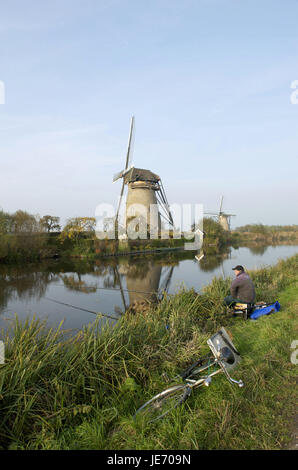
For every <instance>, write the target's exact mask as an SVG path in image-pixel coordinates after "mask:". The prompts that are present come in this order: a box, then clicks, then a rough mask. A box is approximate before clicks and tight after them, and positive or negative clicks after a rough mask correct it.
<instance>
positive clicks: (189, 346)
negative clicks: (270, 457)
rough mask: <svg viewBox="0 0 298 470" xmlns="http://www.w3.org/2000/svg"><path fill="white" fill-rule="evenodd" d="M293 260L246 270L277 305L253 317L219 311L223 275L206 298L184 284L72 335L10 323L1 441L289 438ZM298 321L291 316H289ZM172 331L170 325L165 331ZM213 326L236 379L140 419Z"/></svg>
mask: <svg viewBox="0 0 298 470" xmlns="http://www.w3.org/2000/svg"><path fill="white" fill-rule="evenodd" d="M297 267H298V256H297V255H296V256H294V257H292V258H291V259H288V260H285V261H281V262H279V263H278V264H277V265H276V266H274V267H271V268H267V269H262V270H258V271H254V272H252V273H251V274H252V277H253V279H254V282H255V285H256V290H257V296H258V299H259V300H261V299H262V300H270V299H271V300H275V299H278V300H279V301H280V302H281V304H282V307H283V308H282V311H281V312H279V313H277V314H275V315H271V316H269V317H263V318H261V319H259V320H258V321H256V322H249V321H248V322H244V321H243V320H242V319H240V318H232V317H229V316H228V315H227V314H226V313H223V309H222V306H221V300H222V297H223V296H224V295H225V294H226V292H227V290H228V287H229V280H223V279H214V280H213V282H212V284H210V285H209V286H207V287H206V289H205V291H204V293H203V294H202V295H196V293H195V292H194V291H181V292H180V293H178V294H177V295H175V296H173V297H168V298H165V299H164V300H163V301H162V302H161V304H160V305H159V306H158V307H157V308H156V309H155V310H153V309H152V310H148V311H147V312H146V314H142V313H137V314H135V315H126V316H125V317H123V318H122V320H121V321H119V322H118V323H117V325H116V326H115V327H114V328H113V329H111V328H109V327H107V328H106V329H105V330H104V331H102V332H101V334H96V325H95V326H94V327H90V328H89V329H86V330H84V331H83V332H81V333H80V334H78V335H77V336H75V337H73V338H68V339H67V338H66V337H65V338H64V339H63V333H62V331H61V330H59V329H58V330H50V331H48V330H47V329H46V326H45V325H44V324H42V323H40V322H38V321H34V322H31V323H30V324H29V323H28V324H26V325H21V324H20V323H19V322H18V321H16V322H15V323H14V325H13V329H14V336H13V337H12V338H11V339H8V337H7V338H6V339H5V345H6V363H5V365H2V366H0V414H1V420H0V446H1V447H2V448H10V449H278V448H283V447H285V446H286V445H287V442H288V441H289V439H290V430H289V429H290V420H291V416H292V414H293V410H294V404H295V402H296V400H295V396H294V381H295V376H296V374H297V373H296V371H297V369H296V367H297V366H295V365H293V364H291V362H290V355H291V352H292V351H291V349H290V345H291V342H292V341H293V340H294V339H297V334H298V332H297V330H296V332H294V322H295V316H296V317H297V311H298V275H297ZM296 325H297V323H296ZM166 326H168V328H166ZM220 326H226V327H227V329H228V330H229V331H230V333H231V334H232V337H233V340H234V342H235V344H236V347H237V348H238V349H239V350H240V352H241V354H242V356H243V361H242V362H241V364H240V367H239V369H238V370H237V371H235V373H234V376H236V377H237V378H240V377H241V378H242V380H243V381H244V383H245V387H244V388H243V389H239V388H238V387H233V386H231V385H230V384H229V383H228V382H227V381H226V379H225V378H224V377H218V378H216V379H214V381H213V382H212V384H211V387H210V388H209V389H204V390H202V389H201V390H197V391H196V392H195V393H194V395H193V396H192V397H191V398H190V399H189V400H188V402H187V404H186V405H185V406H184V408H183V409H181V410H177V412H175V413H174V414H172V415H171V416H169V417H168V418H167V419H165V420H163V421H161V422H160V423H157V424H155V425H154V426H152V425H151V426H145V425H144V424H140V423H135V422H134V421H133V419H132V414H133V413H134V412H135V410H136V408H138V406H140V405H141V404H142V403H143V402H144V401H145V400H147V399H148V398H150V397H151V396H152V395H153V394H154V393H156V392H158V391H160V390H161V389H162V388H165V387H166V384H165V383H164V381H163V379H162V374H163V373H166V374H167V375H168V376H174V375H176V373H177V372H178V371H179V370H181V368H183V367H185V366H187V365H189V364H190V363H191V362H192V361H193V360H194V359H195V358H197V356H198V354H201V353H202V354H204V353H206V352H208V347H207V345H206V340H207V338H208V337H209V335H210V334H211V333H214V332H215V331H216V329H218V328H219V327H220Z"/></svg>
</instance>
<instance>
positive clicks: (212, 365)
mask: <svg viewBox="0 0 298 470" xmlns="http://www.w3.org/2000/svg"><path fill="white" fill-rule="evenodd" d="M207 344H208V346H209V348H210V349H211V352H212V355H207V356H204V357H202V358H200V359H199V360H198V361H196V362H195V363H194V364H192V365H191V366H190V367H189V368H188V369H186V370H184V371H183V372H182V373H181V374H179V376H180V377H181V378H182V380H184V381H185V383H183V384H176V385H173V386H172V387H169V388H167V389H165V390H163V391H162V392H160V393H158V394H157V395H155V396H154V397H152V398H151V399H150V400H149V401H147V402H146V403H144V404H143V405H142V406H141V407H140V408H139V409H138V410H137V411H136V413H135V415H134V418H136V417H137V416H141V415H142V416H144V418H145V419H146V418H149V419H150V421H149V422H150V423H152V422H154V421H157V420H159V419H161V418H163V417H164V416H165V415H167V414H168V413H170V412H171V411H172V410H173V409H175V408H177V407H178V406H180V405H182V404H183V403H184V402H185V401H186V400H187V399H188V398H189V397H190V395H191V393H192V391H193V390H194V389H195V388H198V387H201V386H202V385H205V386H207V387H208V386H209V385H210V383H211V380H212V377H214V376H215V375H217V374H218V373H220V372H223V373H224V374H225V376H226V378H227V379H228V381H229V382H230V383H231V384H237V385H238V386H239V387H243V386H244V384H243V382H242V380H239V381H237V380H234V379H232V377H231V376H230V374H229V370H232V369H234V368H235V367H236V366H237V365H238V363H239V362H240V360H241V357H240V354H239V352H238V351H237V350H236V348H235V346H234V344H233V343H232V341H231V338H230V337H229V335H228V333H227V332H226V330H225V329H224V328H221V329H220V330H219V331H218V332H217V333H215V334H214V335H213V336H211V338H209V339H208V340H207ZM212 369H215V370H212ZM206 370H207V375H201V374H202V372H204V371H206ZM179 376H176V377H175V378H177V377H179Z"/></svg>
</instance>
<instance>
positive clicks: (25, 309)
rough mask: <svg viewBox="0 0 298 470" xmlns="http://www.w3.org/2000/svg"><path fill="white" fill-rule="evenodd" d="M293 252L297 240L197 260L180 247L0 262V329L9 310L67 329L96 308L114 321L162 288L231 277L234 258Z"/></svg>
mask: <svg viewBox="0 0 298 470" xmlns="http://www.w3.org/2000/svg"><path fill="white" fill-rule="evenodd" d="M296 253H298V245H280V246H255V247H250V248H248V247H241V248H238V249H234V248H231V249H229V251H228V252H226V253H224V254H222V255H217V256H204V257H203V258H202V259H199V260H198V259H196V258H195V257H194V255H193V254H192V253H185V252H184V253H171V254H167V255H158V256H144V255H141V256H135V257H133V258H132V257H122V258H114V257H113V258H110V257H109V258H106V259H102V260H96V261H95V262H94V261H92V262H90V261H86V260H66V261H65V260H63V261H62V260H56V261H54V260H50V261H49V260H48V261H46V262H42V263H38V264H27V265H26V266H24V265H22V266H19V265H0V329H2V328H3V329H4V330H5V329H6V328H7V326H8V324H9V322H10V321H11V320H12V319H13V318H14V317H15V314H17V315H18V317H19V318H20V319H21V320H24V319H25V318H28V317H29V318H33V317H34V316H35V317H36V318H40V319H44V320H45V319H46V320H47V322H48V325H49V326H57V325H58V324H59V323H60V322H61V320H64V323H63V328H65V329H71V330H78V329H81V328H82V327H83V326H84V325H88V324H90V323H91V322H93V321H94V319H95V317H96V312H101V313H102V314H106V315H108V316H107V317H105V316H103V317H102V318H101V320H100V325H103V324H105V323H106V322H111V323H115V322H117V320H118V319H119V318H120V317H121V316H122V315H123V314H124V313H125V311H126V310H127V309H128V308H129V307H132V306H133V305H137V304H138V303H146V302H148V301H153V300H155V299H156V298H157V297H160V294H161V293H162V292H163V291H167V292H168V293H169V294H174V293H175V292H177V291H178V290H179V289H181V288H183V287H185V288H194V289H195V290H196V291H197V292H200V291H201V289H202V288H203V287H204V286H205V285H207V284H209V283H210V282H211V280H212V278H213V277H215V276H217V277H233V272H232V268H233V267H234V266H235V265H237V264H242V265H243V266H244V267H245V268H246V269H256V268H260V267H263V266H268V265H272V264H275V263H276V262H277V261H278V260H279V259H285V258H287V257H290V256H293V255H294V254H296ZM57 302H59V303H57ZM66 304H69V305H72V306H73V307H70V306H69V305H66ZM74 307H76V308H74ZM79 308H82V309H84V310H80V309H79ZM92 312H94V313H92Z"/></svg>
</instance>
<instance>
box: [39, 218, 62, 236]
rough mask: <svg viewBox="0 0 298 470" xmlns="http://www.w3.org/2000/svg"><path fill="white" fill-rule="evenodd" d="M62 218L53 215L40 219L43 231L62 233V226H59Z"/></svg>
mask: <svg viewBox="0 0 298 470" xmlns="http://www.w3.org/2000/svg"><path fill="white" fill-rule="evenodd" d="M59 222H60V217H54V216H52V215H44V216H43V217H42V218H41V219H40V226H41V228H42V229H44V230H46V232H48V233H50V232H60V230H61V226H60V224H59Z"/></svg>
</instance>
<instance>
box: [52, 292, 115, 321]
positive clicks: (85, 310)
mask: <svg viewBox="0 0 298 470" xmlns="http://www.w3.org/2000/svg"><path fill="white" fill-rule="evenodd" d="M44 299H46V300H50V301H51V302H55V303H56V304H60V305H66V307H71V308H75V309H76V310H82V311H83V312H88V313H93V314H94V315H103V316H104V317H108V318H112V319H113V320H119V317H113V316H112V315H108V314H107V313H101V312H95V311H94V310H87V309H86V308H82V307H76V306H75V305H71V304H67V303H65V302H59V301H58V300H54V299H50V298H49V297H44Z"/></svg>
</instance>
